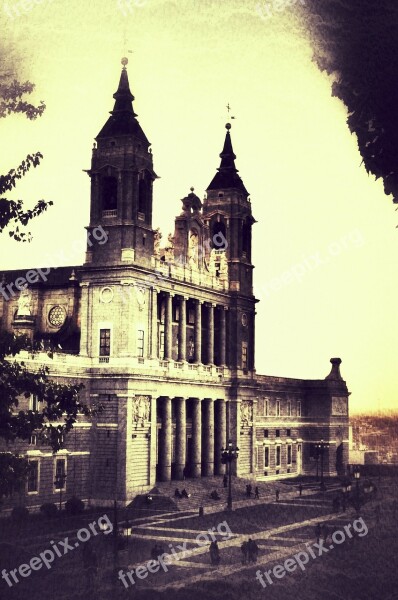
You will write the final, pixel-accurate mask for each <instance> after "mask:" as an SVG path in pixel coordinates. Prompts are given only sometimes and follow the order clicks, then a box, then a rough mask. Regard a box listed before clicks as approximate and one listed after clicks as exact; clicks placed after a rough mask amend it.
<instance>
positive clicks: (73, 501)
mask: <svg viewBox="0 0 398 600" xmlns="http://www.w3.org/2000/svg"><path fill="white" fill-rule="evenodd" d="M65 510H66V512H67V513H69V514H70V515H79V514H80V513H82V512H83V511H84V502H83V500H80V499H79V498H76V496H72V498H69V500H67V501H66V502H65Z"/></svg>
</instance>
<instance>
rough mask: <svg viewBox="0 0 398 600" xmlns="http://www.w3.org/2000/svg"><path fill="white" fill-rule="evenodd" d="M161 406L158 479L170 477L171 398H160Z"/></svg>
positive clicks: (165, 479) (168, 479)
mask: <svg viewBox="0 0 398 600" xmlns="http://www.w3.org/2000/svg"><path fill="white" fill-rule="evenodd" d="M160 402H161V406H162V433H161V436H160V452H159V463H160V472H159V475H160V480H161V481H170V479H171V399H170V398H168V397H167V396H164V397H162V398H160Z"/></svg>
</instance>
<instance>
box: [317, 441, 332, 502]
mask: <svg viewBox="0 0 398 600" xmlns="http://www.w3.org/2000/svg"><path fill="white" fill-rule="evenodd" d="M315 448H316V451H317V457H319V456H320V457H321V490H322V491H324V490H325V482H324V479H323V457H324V454H325V450H326V448H329V444H328V443H327V442H324V441H323V440H321V441H320V442H319V443H318V444H315ZM317 460H318V459H317Z"/></svg>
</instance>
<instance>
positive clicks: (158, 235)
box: [154, 227, 162, 256]
mask: <svg viewBox="0 0 398 600" xmlns="http://www.w3.org/2000/svg"><path fill="white" fill-rule="evenodd" d="M161 239H162V233H161V231H160V227H158V228H157V229H156V230H155V236H154V254H155V256H159V254H160V240H161Z"/></svg>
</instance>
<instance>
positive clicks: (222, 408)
mask: <svg viewBox="0 0 398 600" xmlns="http://www.w3.org/2000/svg"><path fill="white" fill-rule="evenodd" d="M215 429H216V439H215V450H214V451H215V465H216V475H223V474H224V473H225V465H223V464H222V463H221V448H225V447H226V444H227V407H226V402H225V400H224V399H221V400H217V402H216V424H215Z"/></svg>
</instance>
